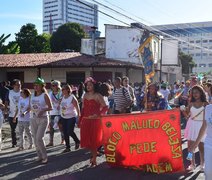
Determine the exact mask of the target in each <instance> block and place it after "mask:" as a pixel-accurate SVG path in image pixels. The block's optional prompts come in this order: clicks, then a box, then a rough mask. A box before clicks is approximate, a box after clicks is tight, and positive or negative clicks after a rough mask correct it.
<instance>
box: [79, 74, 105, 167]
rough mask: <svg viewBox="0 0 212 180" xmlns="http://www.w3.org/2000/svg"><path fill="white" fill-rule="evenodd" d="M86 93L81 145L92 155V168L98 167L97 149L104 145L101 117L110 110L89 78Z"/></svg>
mask: <svg viewBox="0 0 212 180" xmlns="http://www.w3.org/2000/svg"><path fill="white" fill-rule="evenodd" d="M85 87H86V93H85V95H84V97H83V101H82V103H83V104H82V113H81V118H80V123H79V125H80V128H81V130H80V136H81V139H80V143H81V147H82V148H88V149H89V150H90V151H91V153H92V158H91V160H90V163H91V166H92V167H93V166H96V165H97V164H96V157H97V149H98V148H99V147H100V146H101V145H102V136H103V132H102V124H101V120H100V115H103V114H105V113H106V111H107V110H108V107H107V106H106V104H105V101H104V99H103V96H102V95H101V94H100V93H99V92H98V90H99V88H98V87H97V84H96V82H95V81H94V79H93V78H91V77H89V78H87V79H86V80H85Z"/></svg>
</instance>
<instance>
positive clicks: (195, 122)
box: [182, 85, 208, 171]
mask: <svg viewBox="0 0 212 180" xmlns="http://www.w3.org/2000/svg"><path fill="white" fill-rule="evenodd" d="M207 104H208V103H207V100H206V95H205V92H204V90H203V88H202V87H201V86H198V85H195V86H194V87H193V88H192V89H191V102H190V104H189V106H188V109H187V110H183V109H182V110H183V111H182V112H183V114H184V115H185V117H187V119H188V122H187V125H186V129H185V138H187V140H188V149H190V148H191V147H192V146H193V144H194V142H195V141H196V139H197V137H198V134H199V131H200V128H201V126H202V123H203V119H204V117H203V115H204V110H205V106H206V105H207ZM204 139H205V137H204V136H202V139H201V142H200V143H199V145H198V148H199V153H200V168H201V169H202V170H203V168H204V144H203V142H204ZM195 168H196V164H195V154H194V153H193V155H192V160H191V164H190V166H189V167H188V168H187V170H189V171H190V170H194V169H195Z"/></svg>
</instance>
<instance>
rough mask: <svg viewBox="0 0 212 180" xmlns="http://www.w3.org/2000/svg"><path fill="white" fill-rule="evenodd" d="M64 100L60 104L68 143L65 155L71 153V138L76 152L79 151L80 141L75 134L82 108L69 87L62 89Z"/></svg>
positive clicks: (65, 86) (64, 132) (65, 137)
mask: <svg viewBox="0 0 212 180" xmlns="http://www.w3.org/2000/svg"><path fill="white" fill-rule="evenodd" d="M62 93H63V98H62V100H61V103H60V115H61V120H62V125H63V134H64V139H65V143H66V149H65V150H64V151H63V153H66V152H70V151H71V150H70V140H69V136H71V137H72V138H73V140H74V142H75V150H77V149H79V145H80V141H79V139H78V137H77V136H76V134H75V132H74V127H75V123H76V118H77V116H78V117H79V116H80V108H79V104H78V101H77V99H76V97H75V96H74V95H73V94H72V89H71V87H70V86H69V85H64V86H63V87H62Z"/></svg>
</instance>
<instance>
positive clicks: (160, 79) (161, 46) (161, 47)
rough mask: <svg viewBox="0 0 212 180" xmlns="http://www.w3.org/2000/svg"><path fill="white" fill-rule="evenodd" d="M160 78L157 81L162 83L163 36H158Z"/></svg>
mask: <svg viewBox="0 0 212 180" xmlns="http://www.w3.org/2000/svg"><path fill="white" fill-rule="evenodd" d="M160 43H161V44H160V76H159V81H160V83H161V81H162V63H163V36H160Z"/></svg>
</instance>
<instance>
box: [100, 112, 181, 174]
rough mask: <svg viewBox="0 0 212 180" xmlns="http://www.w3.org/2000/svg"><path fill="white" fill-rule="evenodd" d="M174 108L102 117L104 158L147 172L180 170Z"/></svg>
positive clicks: (178, 128)
mask: <svg viewBox="0 0 212 180" xmlns="http://www.w3.org/2000/svg"><path fill="white" fill-rule="evenodd" d="M179 121H180V112H179V110H178V109H175V110H165V111H155V112H149V113H138V114H123V115H111V116H104V117H102V124H103V132H104V139H103V143H104V147H105V156H106V161H107V163H108V164H109V165H110V166H122V167H128V168H133V169H139V170H143V171H145V172H151V173H158V174H159V173H170V172H176V171H183V170H184V166H183V158H182V148H181V129H180V122H179Z"/></svg>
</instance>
